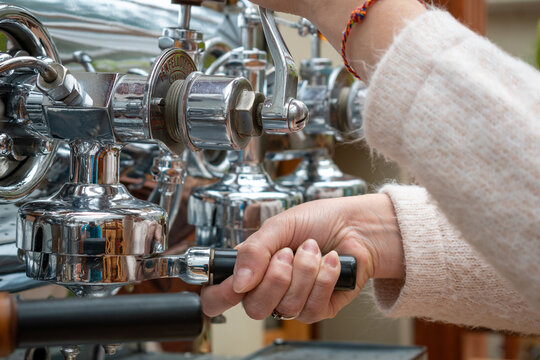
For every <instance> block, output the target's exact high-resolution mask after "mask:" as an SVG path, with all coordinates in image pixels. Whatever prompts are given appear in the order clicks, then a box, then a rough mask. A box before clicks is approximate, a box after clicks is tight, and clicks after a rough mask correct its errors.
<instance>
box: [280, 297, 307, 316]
mask: <svg viewBox="0 0 540 360" xmlns="http://www.w3.org/2000/svg"><path fill="white" fill-rule="evenodd" d="M276 309H277V311H278V312H279V313H280V314H282V315H284V316H295V315H298V314H299V313H300V312H301V310H302V304H300V303H298V302H296V301H284V302H282V303H281V304H279V306H278V307H277V308H276Z"/></svg>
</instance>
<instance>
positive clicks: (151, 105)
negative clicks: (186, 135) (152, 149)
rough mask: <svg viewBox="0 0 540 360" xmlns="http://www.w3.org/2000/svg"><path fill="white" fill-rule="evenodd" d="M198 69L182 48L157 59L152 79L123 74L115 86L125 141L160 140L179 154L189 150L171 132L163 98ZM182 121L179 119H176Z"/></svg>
mask: <svg viewBox="0 0 540 360" xmlns="http://www.w3.org/2000/svg"><path fill="white" fill-rule="evenodd" d="M195 70H196V66H195V63H194V62H193V60H192V59H191V58H190V56H189V55H188V54H187V53H186V52H184V51H182V50H180V49H174V48H172V49H168V50H166V51H164V52H163V53H162V54H161V55H160V56H159V57H158V58H157V59H156V60H155V62H154V65H153V67H152V70H151V72H150V75H149V76H148V78H147V79H146V78H143V77H140V76H138V75H125V76H123V77H122V78H121V79H120V80H119V82H118V85H117V86H116V88H115V93H114V100H113V104H114V105H113V111H114V121H113V122H114V128H115V133H116V135H117V136H118V137H119V139H120V140H121V141H124V142H136V141H141V142H144V141H149V140H151V139H153V140H158V141H160V142H161V143H163V144H164V145H165V146H167V148H168V149H169V150H170V151H171V152H173V153H175V154H177V155H179V154H182V152H183V151H184V149H185V146H184V144H183V142H182V139H173V138H172V137H171V135H170V133H169V132H168V128H167V125H166V119H165V111H164V107H163V105H162V100H163V99H165V98H166V96H167V94H168V91H169V89H170V87H171V85H172V84H173V83H174V82H175V81H177V80H184V79H185V78H186V77H187V76H188V75H189V74H190V73H192V72H194V71H195ZM175 120H176V121H178V120H177V119H175Z"/></svg>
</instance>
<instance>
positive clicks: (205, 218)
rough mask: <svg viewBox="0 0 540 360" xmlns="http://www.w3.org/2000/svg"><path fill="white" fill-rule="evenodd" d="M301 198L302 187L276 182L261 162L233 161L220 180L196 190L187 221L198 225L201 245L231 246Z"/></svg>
mask: <svg viewBox="0 0 540 360" xmlns="http://www.w3.org/2000/svg"><path fill="white" fill-rule="evenodd" d="M301 202H302V194H301V193H300V192H299V191H296V190H291V189H287V188H283V187H281V186H279V185H275V184H274V183H273V181H272V180H271V179H270V177H269V176H268V174H267V173H266V172H265V171H264V169H263V168H262V166H261V165H260V164H258V165H249V164H242V163H240V164H234V165H233V166H232V167H231V169H230V170H229V171H228V172H227V173H226V174H225V175H224V176H223V178H221V179H220V181H219V182H218V183H216V184H214V185H211V186H209V187H205V188H198V189H195V190H194V191H193V193H192V194H191V196H190V198H189V204H188V210H189V211H188V222H189V223H190V224H192V225H194V226H196V227H197V230H196V236H197V244H198V245H200V246H215V247H231V248H232V247H235V246H236V245H238V244H239V243H241V242H242V241H244V240H246V239H247V237H248V236H249V235H251V234H252V233H254V232H255V231H257V230H258V229H259V228H260V227H261V225H262V224H263V222H264V221H265V220H267V219H268V218H270V217H272V216H274V215H276V214H278V213H280V212H283V211H285V210H287V209H289V208H291V207H293V206H295V205H298V204H300V203H301Z"/></svg>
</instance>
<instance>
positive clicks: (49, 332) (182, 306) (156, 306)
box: [16, 292, 203, 347]
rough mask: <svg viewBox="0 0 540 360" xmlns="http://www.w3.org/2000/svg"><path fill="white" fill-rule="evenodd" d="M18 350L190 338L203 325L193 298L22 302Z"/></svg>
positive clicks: (181, 295)
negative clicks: (36, 347) (23, 348)
mask: <svg viewBox="0 0 540 360" xmlns="http://www.w3.org/2000/svg"><path fill="white" fill-rule="evenodd" d="M16 312H17V323H18V324H17V325H18V328H17V334H18V341H17V345H18V346H19V347H33V346H44V345H48V346H51V345H78V344H116V343H123V342H126V341H132V342H134V341H171V340H180V339H193V338H195V337H197V336H198V335H199V334H200V333H201V331H202V326H203V316H202V311H201V302H200V299H199V296H198V295H197V294H195V293H187V292H185V293H176V294H159V295H157V294H152V295H122V296H111V297H104V298H93V299H91V298H81V299H78V298H67V299H61V300H39V301H21V302H19V303H17V305H16Z"/></svg>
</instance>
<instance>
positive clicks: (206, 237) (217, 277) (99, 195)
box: [0, 0, 363, 360]
mask: <svg viewBox="0 0 540 360" xmlns="http://www.w3.org/2000/svg"><path fill="white" fill-rule="evenodd" d="M15 2H16V3H17V5H7V4H5V5H0V33H1V36H0V114H1V116H0V334H1V335H2V336H0V356H9V355H10V354H11V353H12V352H13V351H14V349H15V348H26V349H28V350H26V352H24V358H25V359H40V358H45V359H48V358H51V356H52V357H53V358H54V355H51V354H50V353H49V352H48V350H46V351H45V352H43V349H47V347H52V348H56V349H59V350H60V353H61V355H62V356H63V357H64V358H65V359H72V360H74V359H76V358H78V357H84V354H83V350H82V347H79V345H84V344H102V345H103V348H104V349H105V353H106V354H107V355H115V353H116V351H117V350H118V348H119V344H121V343H125V342H131V343H133V342H136V343H141V342H144V341H151V340H159V341H164V340H177V339H193V338H195V337H197V336H198V335H199V334H201V332H203V331H204V330H203V329H204V328H206V327H207V326H208V319H205V318H204V316H203V315H202V311H201V305H200V299H199V296H198V295H197V294H196V293H192V292H180V293H169V294H165V293H161V294H159V293H158V294H145V295H132V294H129V295H125V294H123V293H125V292H126V291H124V289H129V288H130V287H132V286H133V285H135V284H141V283H145V282H147V281H148V280H155V279H159V280H162V279H181V280H182V281H183V282H184V283H186V284H192V285H197V286H200V285H203V284H216V283H219V282H221V281H223V280H225V279H226V278H227V277H228V276H230V275H231V274H232V271H233V268H234V264H235V259H236V251H235V250H234V249H233V247H234V246H235V245H237V244H238V243H239V242H241V241H243V240H245V239H246V238H247V237H248V236H249V235H250V234H251V233H253V232H254V231H256V230H257V229H258V228H259V227H260V225H261V224H262V223H263V222H264V220H266V219H267V218H268V217H270V216H272V215H275V214H277V213H279V212H281V211H284V210H286V209H287V208H290V207H292V206H294V205H297V204H299V203H301V202H302V201H308V200H311V199H312V198H311V197H310V196H307V195H308V194H309V193H308V192H306V191H305V189H306V188H307V186H306V185H305V184H306V180H305V178H303V180H302V182H301V186H297V185H298V184H294V186H292V187H287V186H281V185H279V184H277V183H275V182H274V180H273V178H272V177H271V176H270V175H269V173H268V172H267V171H266V170H265V167H264V166H263V165H264V164H265V162H266V161H267V160H268V159H269V158H271V159H274V160H275V159H286V158H290V157H291V154H293V155H294V156H298V154H300V153H299V152H298V151H297V150H299V149H300V150H301V151H304V150H306V149H308V148H309V151H310V152H309V153H310V154H315V152H316V151H315V152H313V151H312V150H313V149H314V148H316V150H317V151H319V150H321V149H326V147H325V146H327V145H328V144H330V141H328V142H324V144H323V143H322V142H320V139H321V137H318V134H319V133H320V132H321V131H319V130H317V131H319V132H317V131H315V133H316V134H317V135H312V133H303V132H302V130H304V129H307V128H308V127H309V125H308V118H309V116H308V110H309V113H313V112H314V111H315V113H316V110H317V104H313V103H310V102H309V101H307V100H311V97H310V95H309V94H308V92H309V90H306V89H307V88H308V85H310V86H319V85H321V86H324V87H325V88H326V89H327V91H326V92H325V96H326V97H325V101H326V100H327V99H328V98H329V97H328V96H327V93H328V92H329V91H328V89H334V86H333V85H331V84H333V82H332V81H334V83H335V82H337V83H339V84H340V85H339V86H336V88H339V89H340V90H339V91H338V90H336V91H337V93H339V101H340V102H339V104H338V105H336V106H335V108H336V109H339V111H345V113H347V114H351V113H355V114H357V113H358V112H359V111H360V110H359V109H357V107H358V106H359V103H358V101H359V100H358V99H359V97H353V96H349V95H347V96H345V95H344V94H345V93H347V94H350V93H351V92H347V91H342V90H343V89H344V88H347V89H349V91H352V89H353V88H354V86H358V85H355V84H356V83H353V82H351V81H350V80H342V79H341V78H342V77H345V76H344V75H340V76H338V77H337V78H339V80H337V78H336V80H331V79H333V78H332V76H330V78H329V79H330V80H329V79H327V78H325V79H326V80H324V81H323V80H320V79H319V80H317V81H318V82H317V83H313V82H312V81H311V79H310V78H309V76H307V75H305V71H303V72H300V73H301V75H302V77H303V78H304V79H306V80H304V81H303V82H302V83H301V85H300V86H298V75H297V74H298V71H297V68H296V65H295V63H294V61H293V60H292V57H291V55H290V54H289V52H288V50H287V47H286V45H285V43H284V42H283V39H282V37H281V35H280V33H279V30H278V27H277V26H276V19H275V18H274V15H273V13H271V12H269V11H267V10H266V9H263V8H260V9H257V8H256V7H254V6H253V5H251V4H250V3H249V2H247V1H239V2H230V3H227V4H224V3H223V2H222V1H218V2H214V3H213V4H210V7H202V6H201V2H202V1H199V0H173V1H168V0H163V1H155V2H146V1H139V2H131V1H124V0H118V1H116V2H114V1H112V2H109V1H106V0H99V1H96V2H95V3H93V4H91V5H92V6H90V5H89V3H88V2H85V1H80V2H78V1H75V2H74V3H73V4H71V6H68V7H64V4H63V2H62V1H50V2H47V3H44V2H40V1H34V0H21V1H15ZM20 5H23V6H25V7H29V8H31V9H32V10H27V9H26V8H25V7H22V6H20ZM89 14H91V16H88V15H89ZM85 15H86V16H85ZM112 17H114V18H115V19H118V23H113V22H112V21H111V20H107V19H111V18H112ZM38 18H39V19H40V20H38ZM149 18H150V19H152V21H148V19H149ZM278 21H279V20H278ZM172 24H175V25H174V26H171V25H172ZM260 29H262V32H261V31H260ZM49 30H50V32H49ZM51 34H52V36H51ZM73 34H76V35H73ZM262 34H264V37H263V35H262ZM53 38H54V40H53ZM84 39H91V44H90V45H89V46H88V47H84V44H85V40H84ZM261 39H262V40H264V41H263V42H261ZM261 49H264V50H261ZM268 54H269V55H270V56H271V58H272V63H273V70H271V71H269V70H270V66H269V61H268V59H267V57H268ZM110 59H114V60H115V61H116V62H115V63H114V65H111V64H110V63H109V62H108V61H110ZM126 59H128V60H126ZM141 59H144V60H141ZM146 62H148V63H151V66H146V65H145V64H146ZM67 64H70V65H69V67H68V66H67ZM118 64H120V65H118ZM111 68H112V69H111ZM117 68H118V71H115V70H117ZM304 68H305V66H303V68H302V69H304ZM103 69H107V70H106V71H104V70H103ZM120 69H121V70H120ZM317 69H318V68H317ZM314 71H315V70H314ZM316 71H318V70H316ZM316 71H315V72H313V73H312V75H313V74H315V73H316ZM325 71H326V70H325ZM325 74H326V73H325ZM310 76H311V75H310ZM313 76H315V75H313ZM325 76H326V75H325ZM269 81H271V83H272V84H271V85H269ZM306 81H307V82H306ZM325 81H327V82H325ZM342 81H343V83H342ZM306 84H307V85H306ZM329 84H330V85H329ZM341 84H344V85H343V86H341ZM340 86H341V87H340ZM330 92H331V91H330ZM333 94H334V93H333ZM355 94H356V92H355ZM302 98H304V100H302ZM332 99H334V98H332ZM332 109H334V108H332ZM344 109H345V110H344ZM329 113H330V115H328V117H327V118H325V120H324V121H325V122H326V123H328V121H329V119H330V117H332V116H334V114H335V111H329ZM325 116H326V113H325ZM347 116H348V115H347ZM347 116H345V117H344V118H346V119H353V118H354V119H356V117H354V116H352V117H351V116H349V117H347ZM338 118H339V120H338V121H341V119H342V118H343V117H339V116H338V117H336V119H338ZM310 121H312V120H310ZM332 129H334V130H335V128H332ZM334 130H332V131H333V132H332V135H329V133H328V132H324V131H322V132H323V133H324V136H325V139H329V137H330V136H334V137H335V136H336V134H337V133H336V132H335V131H334ZM292 134H298V137H294V136H292ZM308 138H309V139H312V140H309V141H308V140H306V141H305V145H300V143H299V140H298V139H308ZM313 139H315V140H313ZM302 141H303V140H302ZM306 144H309V145H306ZM313 144H317V145H316V146H314V145H313ZM305 154H306V152H305V151H304V152H302V153H301V155H302V156H306V159H307V155H305ZM317 154H322V155H321V156H322V157H323V158H324V159H325V160H329V158H328V154H330V152H326V153H322V152H318V153H317ZM325 156H326V157H325ZM315 163H316V164H318V165H317V166H319V167H320V166H321V165H322V166H325V169H331V170H332V171H331V174H332V176H334V177H336V176H337V175H336V174H337V173H336V171H334V170H335V169H337V167H336V168H333V167H332V164H333V163H331V160H330V163H329V165H324V164H322V162H321V161H318V160H317V161H316V162H315ZM333 166H335V165H333ZM300 170H301V169H298V170H297V172H299V173H298V174H299V175H298V176H300V175H301V173H300ZM338 171H339V170H338ZM323 172H324V171H320V173H323ZM327 172H328V171H327ZM339 176H341V175H339ZM308 178H309V176H308ZM190 179H196V180H190ZM190 181H192V182H191V183H190ZM212 182H213V183H214V184H212V185H210V186H205V187H201V186H199V184H200V183H212ZM282 183H283V184H284V185H290V184H288V183H287V182H286V181H284V179H282ZM193 184H197V185H196V186H194V185H193ZM355 184H356V185H351V188H354V190H351V191H352V192H351V193H350V195H352V194H356V193H360V192H361V191H360V190H358V189H360V187H361V186H360V185H357V184H358V183H355ZM361 184H363V183H361ZM348 185H349V184H348ZM302 186H304V187H302ZM355 186H356V187H355ZM362 186H363V185H362ZM186 193H187V194H190V197H189V201H187V196H184V195H183V194H186ZM348 194H349V193H344V195H348ZM189 223H191V224H192V225H194V226H195V230H194V231H195V242H196V244H195V245H196V246H191V245H188V246H182V247H180V248H178V249H180V250H178V249H176V248H175V249H176V250H175V251H171V248H172V247H173V246H172V245H174V244H175V243H176V242H177V241H178V240H179V239H178V238H179V237H185V236H187V235H185V234H187V233H188V232H189V231H191V230H190V228H189ZM171 229H175V230H173V231H171ZM177 229H183V230H184V229H185V230H186V232H178V231H176V230H177ZM340 260H341V268H342V271H341V275H340V280H339V282H338V288H337V289H339V290H351V289H354V287H355V286H356V284H355V283H356V281H355V279H356V260H355V259H354V258H353V257H350V256H346V254H342V256H341V257H340ZM50 283H53V284H57V285H61V286H64V287H65V288H67V289H68V290H69V291H70V293H71V294H73V295H74V296H73V297H68V298H65V299H61V300H49V299H45V300H38V301H19V300H18V299H16V298H15V297H14V296H13V295H8V293H11V294H17V293H19V292H21V291H24V290H28V289H31V288H35V287H40V286H43V285H46V284H50ZM128 292H129V291H128ZM118 293H120V294H123V295H117V294H118ZM216 321H217V320H216ZM16 354H17V353H16ZM120 355H121V354H120ZM14 356H18V355H14ZM116 356H119V354H116ZM137 356H143V355H141V354H140V353H139V355H137ZM145 356H148V357H152V356H151V355H148V354H147V355H145ZM166 356H167V355H165V354H163V355H162V356H161V355H160V357H166ZM190 356H192V355H190ZM202 358H203V357H201V359H202ZM206 358H211V354H208V355H207V357H206Z"/></svg>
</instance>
